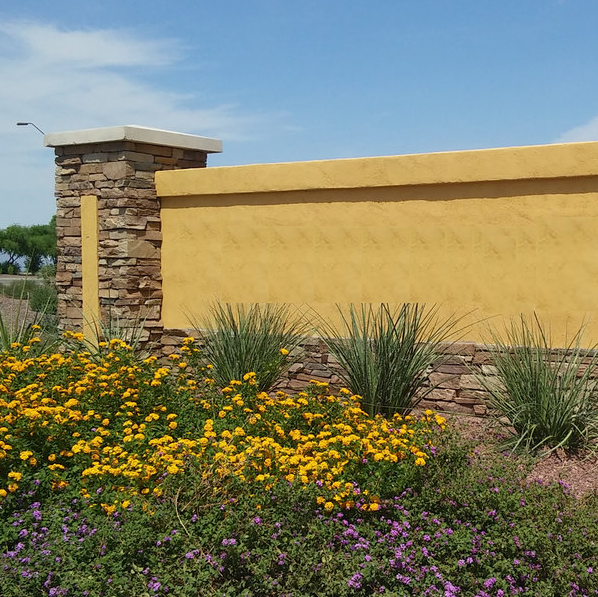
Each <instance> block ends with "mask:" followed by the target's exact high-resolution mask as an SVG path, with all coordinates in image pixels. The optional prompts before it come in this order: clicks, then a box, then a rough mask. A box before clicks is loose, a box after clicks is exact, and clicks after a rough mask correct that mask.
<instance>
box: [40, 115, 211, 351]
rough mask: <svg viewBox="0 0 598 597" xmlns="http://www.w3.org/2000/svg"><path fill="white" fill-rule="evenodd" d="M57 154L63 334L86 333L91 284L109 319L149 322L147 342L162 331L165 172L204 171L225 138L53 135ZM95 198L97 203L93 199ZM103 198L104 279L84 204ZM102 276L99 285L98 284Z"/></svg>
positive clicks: (124, 129)
mask: <svg viewBox="0 0 598 597" xmlns="http://www.w3.org/2000/svg"><path fill="white" fill-rule="evenodd" d="M44 143H45V145H46V146H48V147H54V148H55V152H56V187H55V189H56V202H57V208H56V233H57V242H58V264H57V271H56V283H57V286H58V317H59V319H60V323H61V327H62V328H63V329H70V330H80V329H82V327H83V324H84V318H83V285H84V284H89V286H88V288H91V287H92V285H96V286H97V288H98V290H99V293H98V294H99V306H100V316H101V319H102V321H104V323H106V321H107V320H108V318H109V317H111V318H112V320H113V321H115V320H116V319H118V320H119V321H120V322H121V324H122V323H123V322H126V321H132V320H145V328H146V333H145V338H144V339H145V340H150V341H152V342H153V341H156V340H158V339H159V337H160V335H161V332H162V323H161V320H160V312H161V306H162V278H161V273H160V250H161V244H162V236H161V227H160V200H159V198H158V197H157V196H156V189H155V185H154V174H155V172H157V171H158V170H172V169H183V168H204V167H205V166H206V160H207V154H208V153H215V152H220V151H222V143H221V142H220V141H219V140H217V139H208V138H205V137H197V136H195V135H186V134H181V133H174V132H170V131H161V130H157V129H149V128H144V127H137V126H119V127H108V128H100V129H89V130H80V131H73V132H66V133H52V134H48V135H46V136H45V138H44ZM89 196H91V197H89ZM82 197H86V198H91V199H92V200H93V197H97V216H98V217H97V222H98V231H97V240H98V242H97V248H96V247H95V244H94V245H93V247H92V248H91V249H90V248H89V246H88V245H85V246H86V247H87V248H86V249H85V250H87V251H90V250H93V249H94V248H95V249H96V250H97V265H98V267H97V268H96V272H97V274H90V273H89V272H87V277H88V278H89V279H88V280H85V279H84V271H83V266H82V244H84V243H82V238H81V198H82ZM92 260H93V255H92ZM94 277H97V279H91V278H94Z"/></svg>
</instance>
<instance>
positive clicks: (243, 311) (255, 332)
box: [191, 303, 309, 391]
mask: <svg viewBox="0 0 598 597" xmlns="http://www.w3.org/2000/svg"><path fill="white" fill-rule="evenodd" d="M191 324H192V325H193V327H194V328H195V329H197V330H198V333H199V335H200V338H201V341H202V344H203V356H204V359H205V362H206V363H208V364H210V365H212V366H213V367H214V369H213V377H214V379H215V380H216V382H217V384H219V385H221V386H225V385H226V384H227V383H228V382H229V381H230V380H231V379H241V378H242V377H243V375H244V374H245V373H248V372H254V373H255V374H256V379H257V387H258V389H259V390H260V391H268V390H269V389H271V388H272V386H273V385H274V384H275V382H276V381H277V380H278V379H279V378H280V377H281V375H282V374H283V373H284V371H286V370H287V369H288V367H289V366H290V365H291V364H292V363H293V362H294V360H293V358H294V357H291V356H290V355H291V353H293V352H294V354H296V349H297V347H298V346H299V344H300V342H301V340H302V338H303V337H304V336H305V335H307V333H308V331H309V327H308V325H307V323H306V322H304V321H303V319H302V318H301V317H300V316H299V314H296V313H294V312H293V311H292V310H291V308H290V307H289V305H284V304H274V303H266V304H257V303H252V304H249V305H244V304H236V305H232V304H230V303H214V304H213V305H212V306H211V308H210V315H209V316H208V317H207V318H206V319H205V320H203V321H195V320H193V318H191Z"/></svg>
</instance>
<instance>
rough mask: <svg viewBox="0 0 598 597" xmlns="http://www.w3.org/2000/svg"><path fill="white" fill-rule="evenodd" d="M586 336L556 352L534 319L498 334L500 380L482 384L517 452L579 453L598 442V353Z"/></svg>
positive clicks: (495, 336)
mask: <svg viewBox="0 0 598 597" xmlns="http://www.w3.org/2000/svg"><path fill="white" fill-rule="evenodd" d="M583 331H584V328H583V327H582V328H580V329H579V330H578V331H577V333H576V334H575V335H574V336H573V339H572V340H571V341H570V342H569V343H568V344H567V346H566V348H562V349H555V348H553V346H552V342H551V339H550V334H549V332H548V331H547V330H546V329H545V327H544V326H543V325H542V323H541V322H540V320H539V319H538V317H537V316H536V315H534V317H533V319H531V320H530V319H528V318H525V317H524V316H522V317H521V319H520V320H519V321H517V322H515V321H513V322H511V324H510V326H509V327H508V328H507V329H506V331H505V333H504V335H502V336H501V335H500V334H497V333H494V334H493V342H494V364H495V366H496V369H497V375H496V377H495V379H494V380H493V379H492V378H487V377H480V378H479V379H480V381H481V383H482V384H483V386H484V388H485V389H486V391H487V393H488V396H487V398H486V400H487V404H488V406H489V407H490V409H491V410H492V411H494V412H495V413H496V414H497V420H498V421H499V422H500V424H502V425H503V426H504V427H505V428H506V429H507V431H508V432H509V437H508V439H507V442H506V443H507V445H508V446H509V447H510V448H511V449H517V448H525V449H526V450H529V451H530V452H538V451H539V450H541V449H545V448H546V449H549V450H555V449H557V448H563V449H565V450H568V451H577V450H580V449H583V448H586V447H588V446H591V445H592V444H593V442H595V440H596V439H597V438H598V394H597V392H596V379H595V375H596V367H597V366H598V352H596V348H595V347H594V348H593V349H591V350H588V349H584V348H582V345H581V343H582V335H583Z"/></svg>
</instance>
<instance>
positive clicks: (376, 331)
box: [320, 303, 460, 416]
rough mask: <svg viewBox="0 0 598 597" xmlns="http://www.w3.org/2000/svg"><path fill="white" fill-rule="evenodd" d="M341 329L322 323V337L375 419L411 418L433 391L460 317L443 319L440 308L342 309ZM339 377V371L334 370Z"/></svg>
mask: <svg viewBox="0 0 598 597" xmlns="http://www.w3.org/2000/svg"><path fill="white" fill-rule="evenodd" d="M338 310H339V313H340V315H341V320H342V325H341V328H340V329H338V328H336V327H335V326H333V325H331V324H328V323H326V322H324V321H322V323H321V325H320V328H321V329H320V332H321V334H322V336H323V338H324V342H325V343H326V345H327V346H328V349H329V350H330V352H331V354H332V355H333V356H334V357H335V358H336V359H337V360H338V362H339V363H340V365H341V366H342V367H343V369H344V371H340V372H338V374H339V376H340V377H341V379H342V380H343V383H345V384H346V385H347V387H348V388H350V389H351V391H352V392H354V393H355V394H358V395H360V396H361V397H362V398H363V400H362V407H363V409H364V410H365V411H366V412H368V413H369V414H370V415H375V414H383V415H391V416H392V415H393V414H394V413H401V414H406V413H409V412H410V411H411V410H412V409H413V408H414V407H415V406H416V405H417V403H418V402H419V401H420V400H421V399H422V398H425V397H426V396H427V395H428V394H429V393H430V392H431V391H432V390H433V389H434V386H430V385H428V386H427V387H426V386H425V384H426V382H427V380H428V377H429V375H430V373H431V372H433V371H434V370H435V369H437V368H438V366H440V365H441V364H442V362H443V357H444V350H446V348H447V346H448V345H450V343H449V342H447V341H448V340H449V338H450V337H451V336H453V335H454V334H455V333H457V332H458V330H457V325H458V323H459V321H460V319H459V318H457V319H455V318H449V319H447V320H439V319H438V309H437V308H436V307H433V308H429V309H428V308H426V306H425V305H419V304H417V303H405V304H402V305H400V306H399V307H397V308H394V309H393V308H391V307H390V306H389V305H388V304H381V305H379V306H373V305H371V304H368V305H366V304H362V305H361V306H360V307H356V306H355V305H353V304H351V305H349V309H348V313H347V312H346V311H344V310H343V309H342V308H341V307H340V306H339V307H338ZM335 372H336V371H335Z"/></svg>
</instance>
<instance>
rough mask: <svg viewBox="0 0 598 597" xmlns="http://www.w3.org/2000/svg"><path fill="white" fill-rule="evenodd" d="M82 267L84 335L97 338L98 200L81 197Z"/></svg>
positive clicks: (98, 310) (98, 305)
mask: <svg viewBox="0 0 598 597" xmlns="http://www.w3.org/2000/svg"><path fill="white" fill-rule="evenodd" d="M81 266H82V270H83V333H84V334H85V336H86V337H87V338H88V339H90V340H91V339H94V338H95V337H96V330H97V326H98V325H99V322H100V299H99V293H100V288H99V271H98V269H99V266H98V198H97V197H96V196H95V195H83V196H82V197H81Z"/></svg>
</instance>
